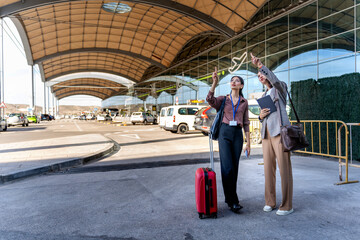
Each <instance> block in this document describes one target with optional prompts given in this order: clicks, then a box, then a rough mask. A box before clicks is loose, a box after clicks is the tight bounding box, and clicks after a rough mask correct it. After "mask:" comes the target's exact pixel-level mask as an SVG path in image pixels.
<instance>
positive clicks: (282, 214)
mask: <svg viewBox="0 0 360 240" xmlns="http://www.w3.org/2000/svg"><path fill="white" fill-rule="evenodd" d="M293 212H294V209H290V210H288V211H286V210H280V209H279V210H277V211H276V215H280V216H285V215H289V214H290V213H293Z"/></svg>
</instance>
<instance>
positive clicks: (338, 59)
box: [146, 0, 360, 104]
mask: <svg viewBox="0 0 360 240" xmlns="http://www.w3.org/2000/svg"><path fill="white" fill-rule="evenodd" d="M298 2H299V1H290V0H284V1H282V0H281V1H278V0H271V1H268V2H267V3H266V4H265V5H264V6H262V8H261V9H259V11H258V12H257V13H256V15H255V16H254V17H253V18H252V20H251V21H250V22H249V23H248V24H247V27H246V28H245V29H244V30H243V32H242V33H240V34H238V35H237V36H236V37H233V38H232V39H222V38H221V36H218V37H217V36H212V35H208V36H206V35H205V36H198V37H197V38H195V39H193V40H192V41H191V42H189V43H188V45H189V46H191V45H196V46H197V49H198V51H197V52H195V51H194V48H191V49H192V50H193V51H188V52H186V51H184V52H183V53H181V54H183V55H186V56H187V59H186V60H185V61H183V62H180V63H179V64H176V65H175V66H173V67H171V68H170V69H169V70H167V71H165V72H164V73H162V74H161V76H162V77H163V78H167V77H174V76H175V77H177V78H182V79H184V80H185V81H186V82H188V83H189V84H191V85H195V86H196V87H197V88H198V95H197V93H196V90H194V89H191V87H189V86H185V85H184V84H182V86H180V87H179V88H178V90H177V92H176V93H175V96H177V97H178V100H179V102H180V103H186V102H187V100H188V99H196V98H198V99H200V100H201V99H205V98H206V95H207V92H208V90H209V86H210V84H211V74H212V72H213V70H214V67H215V66H218V68H219V72H220V73H221V82H220V84H219V86H218V87H217V89H216V91H217V92H216V93H217V94H219V95H220V94H227V93H229V92H230V86H229V80H230V78H231V76H233V75H240V76H241V77H242V78H243V79H244V80H245V87H244V90H245V91H244V95H245V97H247V98H251V96H252V93H257V92H263V91H264V89H263V86H262V84H261V83H260V82H259V81H258V79H257V70H256V69H255V68H254V66H253V65H252V64H251V62H250V56H248V57H247V61H245V62H244V64H242V66H241V67H240V69H239V70H238V71H236V72H234V73H230V72H229V67H231V66H234V63H233V62H232V59H233V58H240V57H241V56H242V54H243V53H244V52H247V53H250V52H252V53H253V54H254V55H256V56H258V57H260V58H261V60H262V62H263V63H264V64H265V65H266V66H267V67H268V68H270V69H271V70H272V71H273V72H274V73H275V74H276V75H277V76H278V78H279V79H280V80H282V81H285V82H287V83H288V86H289V87H291V83H292V82H297V81H302V80H307V79H314V80H318V79H321V78H329V77H339V76H341V75H344V74H349V73H354V72H359V71H360V65H359V55H358V51H359V49H360V47H359V43H358V42H359V41H357V38H358V37H357V36H358V35H359V34H360V31H359V30H358V28H359V27H360V21H359V20H360V5H359V3H360V1H352V0H345V1H338V0H318V1H308V4H306V5H300V6H296V4H298ZM300 2H301V1H300ZM293 6H294V7H293ZM288 9H289V10H288ZM204 42H212V44H210V47H208V49H203V46H204V44H203V43H204ZM215 43H217V44H215ZM213 45H214V46H213ZM205 46H209V45H207V44H205ZM185 49H188V48H185ZM238 62H239V61H238ZM157 78H159V77H157ZM146 101H147V102H149V103H150V104H151V103H152V102H154V99H153V98H152V97H151V96H148V97H147V100H146ZM171 101H173V100H172V98H171V97H169V94H167V93H165V92H163V93H160V94H159V96H158V103H171Z"/></svg>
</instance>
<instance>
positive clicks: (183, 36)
mask: <svg viewBox="0 0 360 240" xmlns="http://www.w3.org/2000/svg"><path fill="white" fill-rule="evenodd" d="M264 2H266V0H221V1H215V0H197V1H193V0H132V1H109V0H104V1H100V0H71V1H70V0H67V1H66V0H31V1H30V0H2V1H1V2H0V17H5V16H7V17H10V18H11V19H13V22H14V23H15V25H16V27H17V29H18V31H19V33H20V36H21V39H22V41H23V45H24V48H25V52H26V54H27V59H28V63H29V64H31V65H32V64H39V67H40V68H41V69H40V70H41V72H42V78H43V81H45V82H47V81H51V80H53V79H55V78H59V77H61V76H64V75H67V74H71V73H76V72H84V71H86V72H89V71H92V72H104V73H111V74H116V75H118V76H122V77H125V78H127V79H129V80H132V81H134V82H135V83H140V82H143V81H145V80H148V79H150V78H151V77H152V76H154V75H156V74H157V73H159V72H161V71H163V70H164V69H167V68H168V67H170V66H172V65H174V64H175V63H177V62H181V61H183V60H184V59H185V58H186V57H187V56H186V53H191V52H193V50H192V49H191V48H192V45H190V46H189V43H191V40H192V39H195V38H197V37H199V36H202V35H204V34H205V35H206V38H203V39H206V40H204V41H203V44H202V47H203V48H204V47H205V48H206V46H210V45H211V44H213V43H214V37H215V39H217V40H218V41H223V40H224V39H227V38H229V37H232V36H234V35H235V34H236V33H237V32H239V31H240V30H242V28H243V27H244V26H245V25H246V23H247V22H248V21H249V20H250V19H251V17H252V16H253V15H254V14H255V13H256V11H257V10H258V8H259V7H260V6H262V5H263V4H264ZM108 3H110V4H111V3H113V4H115V5H114V6H115V8H116V7H119V6H121V7H123V6H126V5H127V7H125V8H124V9H125V10H130V11H128V12H126V11H124V12H123V13H115V12H109V11H106V10H104V8H103V5H104V4H108ZM121 4H126V5H121ZM212 35H213V36H214V37H213V38H211V37H209V36H212ZM194 48H196V49H199V46H198V45H197V46H195V44H194ZM88 80H89V79H88ZM89 81H90V80H89ZM149 84H150V83H149ZM148 86H150V85H148ZM53 90H54V89H53ZM83 90H84V92H86V93H89V92H91V91H94V94H96V92H95V90H89V89H83ZM85 90H86V91H85ZM69 92H70V93H69V94H72V93H74V95H75V93H76V94H78V93H77V92H76V91H69ZM119 93H121V91H119ZM100 95H101V96H102V97H101V98H102V99H103V97H104V96H108V95H107V94H105V95H103V94H99V96H100ZM61 96H64V95H61Z"/></svg>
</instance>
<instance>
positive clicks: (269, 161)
mask: <svg viewBox="0 0 360 240" xmlns="http://www.w3.org/2000/svg"><path fill="white" fill-rule="evenodd" d="M262 149H263V155H264V173H265V205H268V206H270V207H273V208H275V207H276V159H277V162H278V166H279V170H280V177H281V192H282V202H281V205H280V207H279V209H280V210H285V211H287V210H290V209H292V198H293V177H292V168H291V161H290V152H284V150H283V145H282V144H281V137H280V135H278V136H276V137H270V134H269V131H268V129H266V134H265V139H263V140H262Z"/></svg>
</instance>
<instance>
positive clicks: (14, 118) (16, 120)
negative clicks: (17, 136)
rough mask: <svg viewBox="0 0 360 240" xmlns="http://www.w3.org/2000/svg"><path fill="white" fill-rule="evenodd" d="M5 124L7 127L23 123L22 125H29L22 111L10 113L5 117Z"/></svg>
mask: <svg viewBox="0 0 360 240" xmlns="http://www.w3.org/2000/svg"><path fill="white" fill-rule="evenodd" d="M7 125H8V127H9V126H15V125H23V127H25V126H26V127H27V126H29V120H28V119H27V117H26V115H25V114H23V113H11V114H10V115H9V118H8V119H7Z"/></svg>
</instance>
